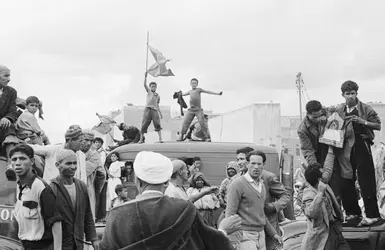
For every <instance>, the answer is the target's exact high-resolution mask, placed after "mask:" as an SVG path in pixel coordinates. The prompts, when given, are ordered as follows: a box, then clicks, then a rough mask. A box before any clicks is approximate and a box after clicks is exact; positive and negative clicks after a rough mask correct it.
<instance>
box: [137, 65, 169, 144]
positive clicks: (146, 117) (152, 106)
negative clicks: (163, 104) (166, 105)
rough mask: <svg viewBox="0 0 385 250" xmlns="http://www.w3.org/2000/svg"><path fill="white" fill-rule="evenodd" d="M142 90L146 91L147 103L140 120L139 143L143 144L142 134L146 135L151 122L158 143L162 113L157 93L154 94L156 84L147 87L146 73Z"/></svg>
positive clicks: (160, 140)
mask: <svg viewBox="0 0 385 250" xmlns="http://www.w3.org/2000/svg"><path fill="white" fill-rule="evenodd" d="M144 88H145V89H146V91H147V101H146V107H145V109H144V114H143V119H142V128H141V130H140V141H139V143H143V142H144V134H145V133H147V129H148V126H150V123H151V121H152V122H153V123H154V127H155V131H156V132H158V136H159V142H163V140H162V132H161V130H162V127H161V125H160V119H162V118H163V115H162V112H161V111H160V108H159V103H160V96H159V94H158V93H156V88H157V84H156V82H150V84H149V85H148V86H147V72H146V74H145V75H144Z"/></svg>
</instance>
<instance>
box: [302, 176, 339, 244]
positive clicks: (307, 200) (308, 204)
mask: <svg viewBox="0 0 385 250" xmlns="http://www.w3.org/2000/svg"><path fill="white" fill-rule="evenodd" d="M305 185H306V187H305V189H304V191H303V198H302V201H303V205H304V214H305V215H306V217H307V231H306V234H305V236H304V238H303V241H302V245H301V250H324V247H325V244H326V241H327V239H328V237H329V221H330V218H329V216H328V212H327V210H326V204H325V202H326V201H325V199H326V197H324V196H323V195H321V193H319V192H318V190H317V189H315V188H314V187H312V186H311V185H310V184H309V183H306V184H305ZM325 192H328V194H329V197H330V198H331V201H332V205H333V209H334V212H335V214H336V216H337V221H338V223H336V225H341V224H340V222H341V221H342V213H341V209H340V207H339V205H338V202H337V199H336V198H335V196H334V193H333V191H332V189H331V188H330V187H329V186H328V185H327V187H326V191H325Z"/></svg>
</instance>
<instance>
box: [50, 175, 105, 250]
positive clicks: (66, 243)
mask: <svg viewBox="0 0 385 250" xmlns="http://www.w3.org/2000/svg"><path fill="white" fill-rule="evenodd" d="M74 183H75V187H76V212H75V213H74V212H73V210H72V201H71V198H70V195H69V194H68V191H67V189H66V188H65V187H64V184H63V181H62V180H61V178H60V176H58V177H56V178H55V179H53V180H52V183H51V188H52V190H53V192H54V193H55V195H56V201H57V207H58V212H59V213H60V216H62V217H63V219H64V220H63V222H62V233H63V236H62V237H63V240H62V242H63V243H62V244H63V245H62V249H63V250H72V249H73V246H74V244H76V246H77V249H78V250H82V249H83V246H84V244H83V237H84V235H85V236H86V240H87V241H95V240H97V239H98V237H97V235H96V229H95V223H94V220H93V217H92V212H91V206H90V199H89V197H88V192H87V186H86V184H85V183H84V182H82V181H80V180H78V179H76V178H74Z"/></svg>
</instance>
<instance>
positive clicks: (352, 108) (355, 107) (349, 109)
mask: <svg viewBox="0 0 385 250" xmlns="http://www.w3.org/2000/svg"><path fill="white" fill-rule="evenodd" d="M354 109H358V103H357V104H356V106H354V107H351V108H349V107H348V105H346V112H348V113H351V112H352V111H353V110H354Z"/></svg>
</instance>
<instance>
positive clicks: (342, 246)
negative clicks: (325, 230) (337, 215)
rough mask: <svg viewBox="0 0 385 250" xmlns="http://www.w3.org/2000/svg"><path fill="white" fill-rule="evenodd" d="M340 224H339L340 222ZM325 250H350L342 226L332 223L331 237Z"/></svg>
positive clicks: (330, 228) (330, 226) (330, 225)
mask: <svg viewBox="0 0 385 250" xmlns="http://www.w3.org/2000/svg"><path fill="white" fill-rule="evenodd" d="M338 223H339V222H338ZM324 249H325V250H350V246H349V244H348V242H347V241H346V240H345V238H344V236H343V235H342V230H341V226H337V225H336V224H334V223H332V222H330V224H329V237H328V240H327V241H326V244H325V248H324Z"/></svg>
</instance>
